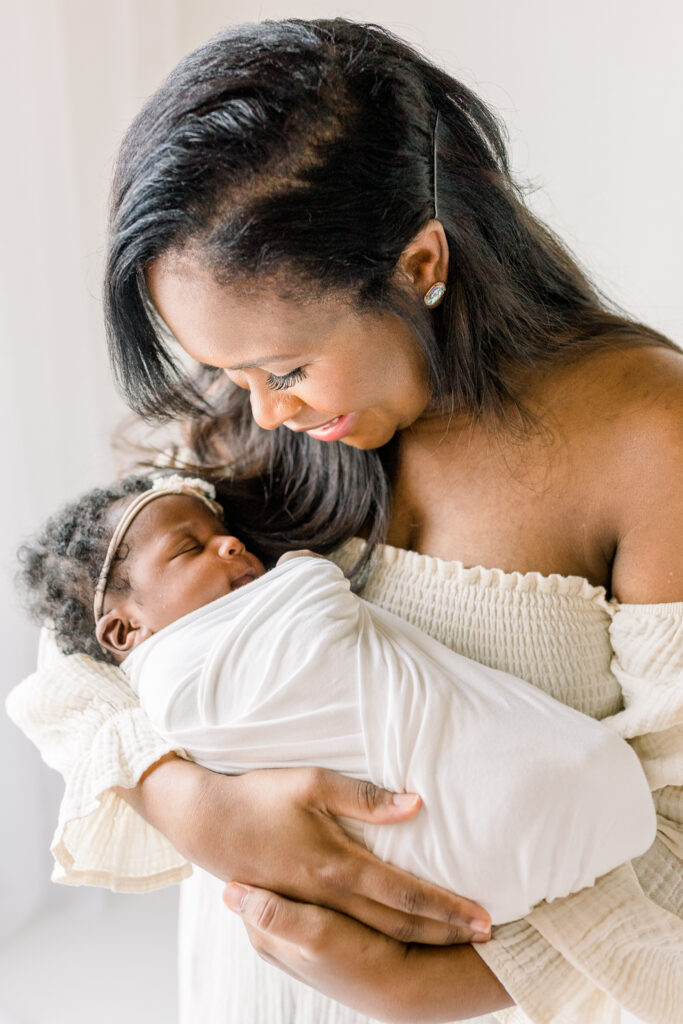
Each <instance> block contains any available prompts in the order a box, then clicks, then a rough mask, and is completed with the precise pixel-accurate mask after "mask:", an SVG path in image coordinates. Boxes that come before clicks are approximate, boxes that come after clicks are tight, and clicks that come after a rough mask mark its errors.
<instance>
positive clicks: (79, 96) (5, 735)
mask: <svg viewBox="0 0 683 1024" xmlns="http://www.w3.org/2000/svg"><path fill="white" fill-rule="evenodd" d="M680 11H681V7H680V4H679V3H678V2H675V0H655V2H653V3H649V4H642V3H641V2H639V0H630V2H629V0H620V2H618V0H574V2H573V3H572V4H564V3H562V4H561V3H548V2H547V0H513V2H506V0H448V2H446V0H443V2H437V0H423V2H422V3H419V4H415V3H409V2H407V0H365V2H362V3H361V2H355V3H348V4H329V3H321V2H313V0H299V2H294V0H292V2H289V3H284V2H279V0H264V2H261V3H254V2H250V3H246V2H245V0H234V2H218V0H118V2H117V3H116V4H112V3H110V2H109V0H61V2H58V0H23V3H21V4H13V5H6V7H5V10H4V13H3V35H4V40H5V44H6V45H5V47H4V53H3V59H2V61H1V62H0V75H1V76H2V77H1V78H0V88H1V95H2V103H3V107H4V109H3V110H2V116H3V124H7V125H8V127H7V128H6V129H5V133H6V141H7V142H8V143H9V145H7V146H6V147H5V148H6V152H7V155H6V156H3V159H2V162H1V163H0V186H1V191H0V195H2V198H3V207H2V250H1V251H0V347H1V352H2V373H0V389H2V390H1V391H0V397H1V401H0V417H1V419H0V428H1V429H2V437H3V438H4V444H3V446H2V463H1V465H0V479H1V480H2V481H3V495H4V501H3V502H2V512H1V515H2V522H1V524H0V525H1V529H0V538H1V543H2V549H1V550H0V571H1V573H2V577H1V581H0V602H1V603H2V616H1V617H0V623H1V625H0V629H1V630H2V633H1V642H2V650H3V652H4V668H3V673H2V692H3V693H5V692H7V690H9V688H10V687H11V686H12V685H13V684H14V683H15V682H16V681H17V680H18V679H20V678H21V677H22V675H23V674H25V673H26V672H27V671H29V670H30V669H31V667H32V665H33V660H34V647H35V631H34V630H33V629H32V627H29V626H28V625H26V624H25V623H24V621H23V618H22V617H21V615H20V613H19V612H18V611H17V610H16V608H15V600H14V596H13V592H12V587H11V582H10V579H9V576H10V573H11V571H12V564H13V557H14V551H15V549H16V547H17V545H18V543H19V542H20V540H21V538H22V537H23V536H25V535H26V534H27V533H28V532H30V531H31V530H33V529H34V528H35V527H36V526H37V525H38V524H39V523H40V522H41V521H42V520H43V518H44V517H45V515H46V514H47V513H48V512H49V511H51V510H52V509H53V508H54V507H55V506H56V505H58V504H59V503H60V502H61V501H63V500H64V499H66V498H67V497H70V496H72V495H74V494H75V493H77V492H78V491H79V490H81V489H84V488H86V487H87V486H90V485H91V484H92V483H93V482H95V481H96V480H101V479H105V478H107V477H108V476H109V475H110V472H111V460H110V457H109V454H108V437H109V435H110V432H111V430H112V427H113V425H114V423H115V422H116V421H117V419H118V418H119V416H120V415H121V412H122V408H121V406H120V403H119V402H118V400H117V398H116V396H115V395H114V392H113V388H112V386H111V384H110V381H109V376H108V369H107V365H106V357H105V353H104V340H103V332H102V327H101V315H100V302H99V287H100V285H99V282H100V275H101V255H102V247H103V239H104V222H105V216H104V211H105V196H106V190H107V184H108V180H109V174H110V167H111V162H112V158H113V155H114V152H115V150H116V145H117V140H118V138H119V137H120V134H121V132H122V130H123V128H124V127H125V125H126V123H127V122H128V120H129V119H130V118H131V117H132V115H133V113H134V112H135V110H136V109H137V108H138V106H139V105H140V103H141V101H142V99H143V98H144V96H145V95H146V94H148V93H149V92H150V91H151V90H152V89H153V88H154V86H155V84H156V83H157V82H158V81H159V80H160V78H161V77H162V75H163V74H164V73H165V72H166V71H167V70H169V69H170V67H171V66H172V65H173V64H174V63H175V62H176V60H177V59H178V58H179V57H180V56H181V55H182V54H183V53H184V52H185V51H187V50H188V49H190V48H191V47H193V46H194V45H197V44H198V43H200V42H201V41H203V40H204V39H205V38H206V37H207V36H208V35H210V34H211V33H212V32H214V31H216V30H218V29H219V28H220V27H222V26H223V25H224V24H228V23H233V22H239V21H248V20H259V19H263V18H266V17H283V16H300V17H326V16H333V15H337V14H341V15H345V16H349V17H355V18H358V19H359V20H372V21H376V22H379V23H382V24H385V25H387V26H388V27H390V28H392V29H393V30H395V31H396V32H397V33H399V34H401V35H403V36H404V37H405V38H407V39H409V40H412V41H413V42H415V43H416V44H418V45H420V46H421V47H423V48H424V49H425V50H426V51H427V52H428V53H429V54H430V55H432V56H433V57H434V58H435V59H436V60H437V61H439V62H440V63H442V64H443V65H445V66H447V67H448V68H449V69H450V70H451V71H452V72H453V73H455V74H457V75H459V76H460V77H462V78H463V79H464V80H465V81H466V82H467V83H468V84H470V85H472V86H474V87H475V88H476V89H477V90H478V91H479V93H480V94H481V95H482V96H483V97H484V98H486V99H487V100H489V101H490V102H491V103H492V104H493V105H494V106H496V107H497V108H498V110H499V111H500V112H501V114H502V115H503V117H504V118H505V120H506V121H507V123H508V125H509V128H510V133H511V137H512V145H513V153H514V163H515V166H516V168H517V170H518V172H519V173H520V174H521V175H522V176H523V177H524V178H526V179H529V180H531V181H532V182H533V183H535V184H536V185H537V186H538V189H539V190H538V191H537V193H536V195H535V196H534V199H533V202H534V205H535V206H536V208H537V209H538V210H540V211H541V212H542V214H543V215H544V216H545V217H546V218H547V219H548V220H549V221H550V222H551V224H552V225H553V226H554V227H556V228H557V229H558V230H559V231H560V233H561V234H562V235H563V236H564V237H565V238H566V239H567V240H568V241H569V243H570V244H571V246H572V247H573V248H574V250H575V252H576V253H577V254H578V256H579V257H580V258H581V259H582V260H583V261H584V262H585V263H586V264H587V265H588V266H589V267H590V268H592V269H593V270H594V271H595V273H596V275H597V277H598V280H599V282H600V283H601V284H602V285H603V286H604V288H605V289H606V290H607V291H608V292H610V293H611V294H612V295H613V296H615V297H616V298H617V299H618V300H619V301H621V302H622V303H623V304H624V305H625V306H626V307H627V308H628V309H629V310H631V311H632V312H633V313H634V314H636V315H637V316H639V317H641V318H643V319H646V320H648V321H650V322H651V323H653V324H654V325H655V326H657V327H659V328H660V329H661V330H664V331H665V332H668V333H669V334H671V335H673V336H675V337H677V338H678V339H679V341H680V339H681V338H683V306H682V303H681V291H680V283H679V280H680V276H681V269H682V268H681V257H680V248H681V246H680V239H681V238H682V237H683V204H682V203H681V201H680V187H681V181H682V180H683V137H682V136H683V128H682V126H683V119H682V118H681V114H680V101H681V97H682V96H683V62H681V59H680V39H681V28H682V27H683V24H682V16H681V13H680ZM9 41H11V44H12V45H11V47H10V46H8V45H7V43H8V42H9ZM54 801H55V786H54V784H53V783H48V782H47V773H46V772H45V771H44V770H43V769H42V768H41V767H40V764H39V762H38V760H37V757H36V756H35V754H34V751H33V750H32V748H31V747H30V746H29V745H28V744H27V743H26V742H25V741H24V740H23V738H22V737H21V736H20V735H19V734H18V733H17V731H16V730H15V729H14V728H13V727H11V726H10V725H9V723H8V722H7V721H6V720H5V719H4V718H2V717H0V804H1V807H0V813H1V816H2V820H3V822H4V823H5V824H6V830H4V834H5V835H8V836H10V837H11V838H10V842H8V843H7V842H6V843H3V846H2V849H1V850H0V907H1V908H2V909H1V910H0V935H1V934H2V933H3V932H4V933H7V932H8V931H9V930H11V928H13V927H16V926H17V925H18V924H19V923H20V922H21V921H22V920H24V919H25V918H26V917H27V916H28V915H29V914H30V913H31V912H32V910H33V909H34V908H35V907H36V906H37V905H38V904H39V902H40V900H41V899H42V898H43V896H44V890H45V885H46V882H45V879H46V877H47V870H48V858H47V856H46V853H45V850H46V846H47V842H48V837H49V834H50V831H51V827H52V820H53V817H54ZM74 898H75V897H74Z"/></svg>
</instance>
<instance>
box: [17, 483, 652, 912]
mask: <svg viewBox="0 0 683 1024" xmlns="http://www.w3.org/2000/svg"><path fill="white" fill-rule="evenodd" d="M141 486H144V485H141ZM114 513H115V517H116V519H117V523H116V527H115V528H113V527H112V529H111V530H110V537H111V539H110V540H109V545H108V550H107V553H106V556H105V558H104V560H103V561H104V564H103V565H102V569H101V571H100V573H99V578H98V579H97V582H96V585H93V590H94V599H93V611H92V616H93V621H94V630H95V633H96V637H97V641H98V643H99V644H100V645H101V648H102V649H103V650H104V651H106V652H108V653H107V655H106V656H107V657H108V658H109V659H110V660H115V661H116V662H118V663H122V666H123V668H124V670H125V672H126V674H127V676H128V678H129V681H130V685H131V687H132V688H133V689H134V690H135V692H136V693H137V694H138V695H139V698H140V701H141V704H142V706H143V707H144V708H145V710H146V712H147V714H148V715H149V717H150V719H151V721H152V722H153V724H154V726H155V728H156V729H157V730H158V732H159V733H160V734H162V735H163V736H165V737H167V738H168V740H169V741H171V742H172V743H173V744H174V745H175V746H176V747H179V748H182V749H183V750H184V751H185V752H186V753H187V756H188V757H189V758H192V759H193V760H195V761H197V762H198V763H200V764H202V765H205V766H206V767H208V768H211V769H213V770H215V771H219V772H226V773H231V774H233V773H235V774H236V773H242V772H246V771H250V770H252V769H256V768H272V767H285V766H294V765H319V766H322V767H326V768H332V769H335V770H338V771H342V772H344V773H346V774H348V775H353V776H356V777H359V778H367V779H371V780H372V781H373V782H375V783H378V784H379V785H381V786H384V787H386V788H387V789H390V790H393V791H398V792H401V791H403V790H409V791H411V792H417V793H419V794H420V795H421V797H422V799H423V804H424V806H423V809H422V811H421V812H420V814H419V815H418V816H417V817H416V818H415V819H413V820H411V821H409V822H404V823H402V824H399V825H388V826H387V825H384V826H372V825H368V824H364V825H360V824H359V823H357V822H350V821H346V820H345V821H344V822H343V824H344V826H345V827H347V828H348V829H349V831H350V832H351V833H352V834H353V835H354V836H355V837H356V838H360V839H362V840H363V841H364V842H365V843H366V845H367V846H368V847H369V848H370V849H371V850H372V851H373V852H375V853H376V854H378V855H379V856H380V857H382V858H384V859H385V860H388V861H391V862H392V863H394V864H397V865H399V866H400V867H403V868H406V869H408V870H410V871H412V872H413V873H414V874H416V875H419V876H421V877H423V878H426V879H428V880H430V881H432V882H436V883H437V884H439V885H442V886H445V887H447V888H449V889H451V890H454V891H456V892H458V893H460V894H462V895H464V896H467V897H469V898H470V899H473V900H475V901H477V902H478V903H479V904H480V905H482V906H484V907H486V908H487V910H488V911H489V913H490V915H491V919H492V922H493V924H502V923H505V922H507V921H512V920H516V919H518V918H521V917H523V916H524V915H526V914H527V913H528V912H529V910H530V909H531V907H532V906H534V905H535V904H536V903H538V902H539V901H540V900H543V899H546V900H548V899H554V898H556V897H560V896H566V895H568V894H569V893H571V892H575V891H577V890H579V889H581V888H583V887H585V886H589V885H592V884H593V882H594V881H595V878H596V877H598V876H599V875H602V874H604V873H606V872H607V871H610V870H611V869H612V868H614V867H616V866H617V865H618V864H621V863H623V862H624V861H626V860H630V859H631V858H633V857H637V856H639V855H640V854H642V853H644V852H645V850H646V849H647V848H648V847H649V846H650V845H651V843H652V842H653V840H654V836H655V828H656V823H655V812H654V808H653V804H652V800H651V797H650V792H649V789H648V785H647V782H646V779H645V776H644V774H643V771H642V769H641V767H640V763H639V761H638V759H637V757H636V755H635V754H634V753H633V751H632V750H631V749H630V747H629V746H628V745H627V744H626V743H625V742H624V741H623V740H621V739H620V738H618V737H617V736H616V735H615V734H614V733H612V732H611V731H610V730H609V729H608V728H607V727H605V726H603V725H601V724H600V723H599V722H596V721H595V720H593V719H591V718H588V717H586V716H584V715H582V714H580V713H579V712H577V711H575V710H573V709H571V708H569V707H566V706H565V705H563V704H560V703H558V702H556V701H554V700H553V699H552V698H550V697H548V696H547V695H546V694H544V693H543V692H542V691H541V690H539V689H537V688H536V687H534V686H531V685H530V684H528V683H526V682H524V681H522V680H520V679H517V678H515V677H513V676H510V675H508V674H507V673H505V672H500V671H497V670H495V669H491V668H487V667H485V666H483V665H479V664H477V663H475V662H472V661H470V660H468V659H466V658H464V657H462V656H460V655H458V654H456V653H454V652H453V651H451V650H449V649H448V648H446V647H444V646H443V645H441V644H439V643H437V642H436V641H435V640H433V639H431V638H430V637H428V636H427V635H425V634H424V633H422V632H421V631H419V630H418V629H416V628H414V627H413V626H411V625H409V624H408V623H406V622H405V621H403V620H402V619H399V618H397V617H396V616H393V615H391V614H390V613H388V612H386V611H383V610H382V609H380V608H377V607H375V606H373V605H371V604H369V603H367V602H365V601H363V600H362V599H361V598H359V597H357V596H355V595H354V594H352V593H351V591H350V589H349V583H348V581H347V579H346V578H345V576H344V575H343V573H342V572H341V570H340V569H339V568H338V567H337V566H336V565H334V563H332V562H330V561H328V560H327V559H324V558H320V557H317V556H313V555H312V554H311V552H291V553H289V554H287V555H284V556H283V557H282V558H281V559H280V560H279V562H278V564H277V565H276V567H275V568H273V569H271V570H270V571H268V572H266V571H265V569H264V566H263V564H262V563H261V562H260V561H259V559H258V558H257V557H256V556H255V555H253V554H251V553H250V552H248V551H246V550H245V548H244V545H243V544H242V543H241V542H240V541H239V540H238V539H237V538H235V537H232V536H230V535H229V532H228V530H227V529H226V527H225V526H224V525H223V522H222V519H221V515H222V510H221V509H220V506H217V505H216V504H215V503H214V502H213V493H212V489H211V485H210V484H207V483H205V482H204V481H198V480H188V479H186V478H182V477H177V476H176V477H170V478H169V477H166V478H160V479H159V480H157V481H156V482H154V484H153V486H151V481H150V486H149V487H146V488H145V489H143V490H141V491H139V493H136V494H135V496H134V497H133V498H132V500H130V499H129V498H125V499H121V500H119V501H118V502H116V503H114ZM25 550H30V549H25ZM123 570H125V572H123ZM53 589H54V588H53ZM92 626H93V623H92V622H91V627H90V628H92ZM72 649H78V648H74V647H73V646H72ZM80 649H86V647H85V645H84V644H82V645H81V647H80ZM91 653H92V651H91Z"/></svg>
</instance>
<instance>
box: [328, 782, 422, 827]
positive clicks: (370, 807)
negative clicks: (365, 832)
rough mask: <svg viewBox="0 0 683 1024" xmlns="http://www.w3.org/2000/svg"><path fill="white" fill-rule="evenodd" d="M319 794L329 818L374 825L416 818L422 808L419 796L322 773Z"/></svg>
mask: <svg viewBox="0 0 683 1024" xmlns="http://www.w3.org/2000/svg"><path fill="white" fill-rule="evenodd" d="M319 783H320V785H319V787H318V788H317V794H318V797H319V799H321V800H322V801H323V802H324V806H325V810H326V811H327V812H328V813H329V814H334V815H340V816H342V817H347V818H356V819H358V820H359V821H369V822H372V823H373V824H375V825H388V824H390V823H394V824H395V823H397V822H399V821H408V820H409V819H410V818H414V817H415V815H416V814H417V813H418V811H419V810H420V808H421V807H422V799H421V797H420V796H419V795H418V794H417V793H392V792H391V791H390V790H388V789H382V787H381V786H375V784H374V783H372V782H366V781H365V780H363V779H350V778H349V777H348V776H347V775H338V774H337V773H336V772H328V771H322V772H321V776H320V779H319Z"/></svg>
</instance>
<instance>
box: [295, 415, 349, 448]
mask: <svg viewBox="0 0 683 1024" xmlns="http://www.w3.org/2000/svg"><path fill="white" fill-rule="evenodd" d="M357 419H358V413H357V412H347V413H344V414H343V415H342V416H335V417H334V419H331V420H328V422H327V423H323V424H322V425H321V426H319V427H312V428H311V429H310V430H306V431H305V433H307V434H308V436H309V437H314V438H315V439H316V441H339V440H341V438H342V437H346V435H347V434H350V433H351V431H352V430H353V428H354V427H355V425H356V420H357Z"/></svg>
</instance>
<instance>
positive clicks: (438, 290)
mask: <svg viewBox="0 0 683 1024" xmlns="http://www.w3.org/2000/svg"><path fill="white" fill-rule="evenodd" d="M445 294H446V285H445V283H444V282H443V281H437V282H436V284H433V285H432V287H431V288H430V289H429V291H428V292H427V293H426V295H425V297H424V304H425V306H429V308H430V309H433V308H434V306H438V305H439V303H440V302H441V300H442V298H443V297H444V295H445Z"/></svg>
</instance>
